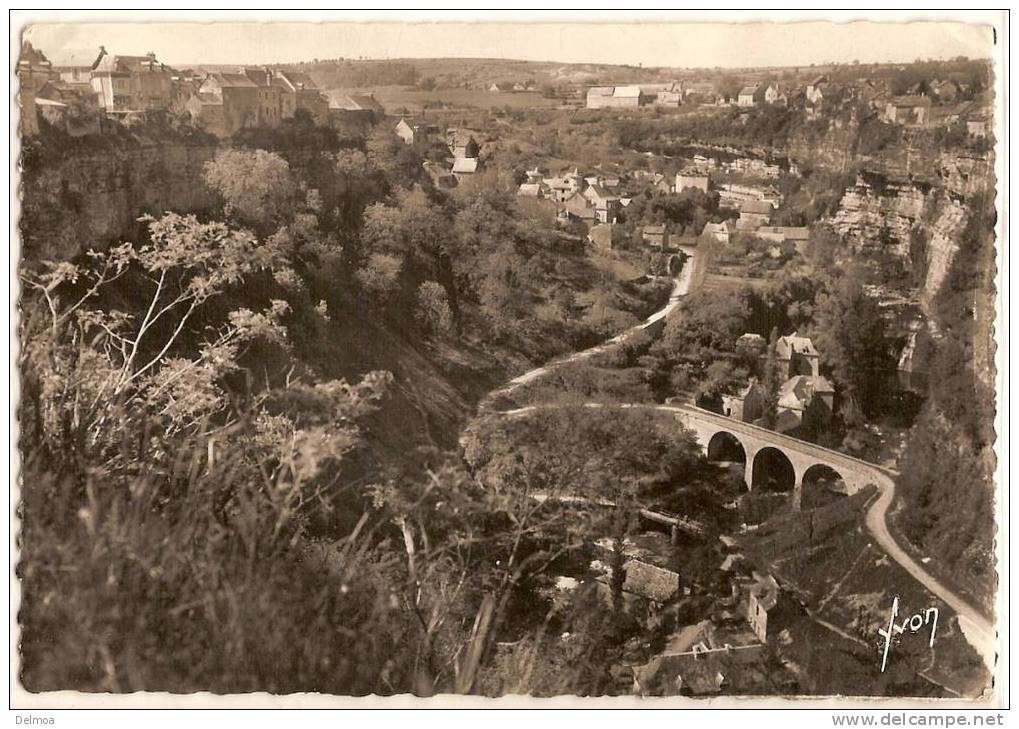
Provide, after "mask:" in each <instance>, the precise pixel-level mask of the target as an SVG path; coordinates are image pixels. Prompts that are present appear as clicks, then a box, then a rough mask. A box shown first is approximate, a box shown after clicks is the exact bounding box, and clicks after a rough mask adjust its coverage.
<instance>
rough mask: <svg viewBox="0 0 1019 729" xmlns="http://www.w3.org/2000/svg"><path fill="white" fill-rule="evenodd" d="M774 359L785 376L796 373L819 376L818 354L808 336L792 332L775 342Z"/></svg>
mask: <svg viewBox="0 0 1019 729" xmlns="http://www.w3.org/2000/svg"><path fill="white" fill-rule="evenodd" d="M775 359H776V360H777V361H778V366H779V371H780V372H781V373H782V376H783V377H785V378H787V379H788V378H790V377H795V376H796V375H809V376H811V377H818V376H820V374H821V373H820V354H818V351H817V349H815V348H814V343H813V342H812V341H811V340H810V337H803V336H800V335H799V334H798V333H796V332H793V333H792V334H788V335H786V336H784V337H779V338H778V340H777V341H776V342H775Z"/></svg>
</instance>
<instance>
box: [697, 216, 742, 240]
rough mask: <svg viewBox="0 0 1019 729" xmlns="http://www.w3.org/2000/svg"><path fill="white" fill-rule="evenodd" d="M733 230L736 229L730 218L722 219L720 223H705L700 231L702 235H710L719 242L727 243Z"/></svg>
mask: <svg viewBox="0 0 1019 729" xmlns="http://www.w3.org/2000/svg"><path fill="white" fill-rule="evenodd" d="M735 231H736V225H735V223H733V222H732V221H731V220H724V221H722V222H721V223H707V224H706V225H705V226H704V230H703V231H701V233H702V234H704V235H710V236H711V237H712V238H714V239H715V240H717V241H718V242H719V243H725V244H728V243H729V241H730V240H731V238H732V234H733V233H734V232H735Z"/></svg>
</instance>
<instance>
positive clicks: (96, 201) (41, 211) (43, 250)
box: [20, 144, 216, 259]
mask: <svg viewBox="0 0 1019 729" xmlns="http://www.w3.org/2000/svg"><path fill="white" fill-rule="evenodd" d="M215 153H216V148H215V147H214V146H188V145H183V144H181V145H174V144H150V145H140V146H133V147H129V148H124V149H115V150H102V151H96V152H91V153H87V154H82V153H80V152H79V153H76V154H72V155H68V156H66V157H64V158H63V159H61V160H59V161H52V160H47V162H46V163H45V164H28V165H26V166H25V167H24V168H23V170H22V187H21V195H20V198H21V219H20V229H21V237H22V242H23V246H24V247H23V250H22V255H23V256H24V257H26V258H32V259H48V258H55V259H62V258H69V257H72V256H74V255H76V254H77V253H80V252H81V251H83V250H86V249H87V248H89V247H102V246H105V245H108V244H109V243H110V242H115V241H119V240H125V239H129V238H132V237H135V236H136V234H138V233H140V232H141V230H142V228H141V226H140V224H139V223H138V218H139V217H140V216H142V215H144V214H146V213H151V214H153V215H158V214H160V213H163V212H165V211H167V210H173V211H176V212H201V211H202V210H205V209H208V208H209V207H211V206H213V205H214V204H215V202H216V200H215V197H214V196H213V194H212V193H211V192H210V191H209V189H208V188H207V187H206V186H205V183H204V182H203V180H202V166H203V165H204V164H205V162H206V161H208V160H210V159H212V157H213V156H214V155H215Z"/></svg>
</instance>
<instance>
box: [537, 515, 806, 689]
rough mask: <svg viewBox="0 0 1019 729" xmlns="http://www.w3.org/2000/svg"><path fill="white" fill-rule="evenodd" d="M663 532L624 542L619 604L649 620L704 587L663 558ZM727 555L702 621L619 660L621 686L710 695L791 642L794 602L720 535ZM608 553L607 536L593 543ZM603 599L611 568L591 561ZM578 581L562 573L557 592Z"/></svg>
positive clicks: (795, 617)
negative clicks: (644, 656)
mask: <svg viewBox="0 0 1019 729" xmlns="http://www.w3.org/2000/svg"><path fill="white" fill-rule="evenodd" d="M663 539H664V538H663V537H661V536H660V535H657V534H655V533H644V534H638V535H634V536H633V537H632V538H627V539H626V540H625V541H624V544H623V552H624V555H625V559H624V563H623V565H622V567H623V584H622V592H623V602H624V606H625V609H626V610H627V611H628V612H630V613H631V614H634V615H639V616H641V617H642V618H643V619H645V620H647V621H648V622H649V623H655V622H659V621H661V620H663V619H664V618H665V616H666V615H668V614H669V611H670V609H671V608H670V606H674V605H675V604H676V603H677V602H682V601H683V600H684V599H686V598H689V596H690V595H691V594H693V592H694V591H697V592H698V593H700V592H703V589H704V588H703V586H702V585H700V584H699V583H698V581H697V579H689V578H688V579H686V580H684V579H683V576H682V575H680V574H679V573H678V572H676V571H675V569H674V568H673V567H672V566H671V565H670V564H669V562H668V559H667V558H666V557H663V556H662V555H663V554H666V553H667V551H668V550H666V549H665V548H664V545H663V544H662V543H661V542H662V541H663ZM721 541H722V542H723V545H724V547H725V549H724V551H725V552H726V557H725V559H724V561H723V562H722V563H721V565H720V567H719V570H720V572H722V573H724V574H725V575H726V580H725V583H726V584H727V586H728V593H723V594H721V595H719V596H718V597H717V602H716V603H715V604H714V606H713V607H712V608H711V609H710V611H709V613H708V614H706V615H705V616H704V618H703V619H701V620H699V621H696V622H693V623H690V624H687V625H680V626H678V627H677V628H676V629H675V630H674V631H673V632H672V634H671V635H670V637H669V638H668V639H667V641H666V644H665V646H664V648H663V649H662V650H661V651H660V652H658V653H657V654H656V655H655V656H654V658H652V659H651V660H650V661H647V662H646V663H642V664H638V665H631V666H621V667H620V670H619V674H620V678H621V679H622V681H621V682H620V688H625V689H627V690H630V691H632V692H633V693H634V694H637V695H660V694H681V695H692V696H711V695H717V694H721V693H724V692H725V691H726V690H727V689H728V688H730V687H732V685H733V684H734V683H739V682H741V679H745V677H746V674H747V673H749V672H754V671H759V670H760V669H761V668H762V667H763V665H764V661H765V660H766V659H767V657H768V655H769V653H770V652H771V651H772V650H774V649H781V647H782V646H785V645H788V644H789V643H791V642H792V640H793V636H792V632H791V631H792V630H793V629H794V627H795V623H796V621H797V620H798V619H799V618H800V617H801V611H800V606H799V601H798V600H797V599H796V598H795V596H794V595H793V594H791V593H789V592H787V591H785V590H783V588H782V587H781V585H780V584H779V582H778V581H777V580H776V579H775V577H773V576H772V575H770V574H766V573H761V572H757V571H755V570H753V569H752V568H751V567H750V566H749V565H748V564H747V563H746V562H745V560H744V558H743V555H742V554H740V553H739V552H738V551H734V550H736V549H738V547H737V544H736V542H735V540H733V539H732V538H731V537H727V536H723V537H721ZM596 546H597V547H598V548H599V551H601V552H602V553H604V554H605V555H606V556H607V555H608V554H609V553H610V552H611V550H612V545H611V544H610V542H609V540H606V539H603V540H599V541H598V542H597V543H596ZM591 568H592V570H593V572H594V573H595V575H596V580H597V583H598V588H599V593H600V595H601V597H602V599H603V600H604V601H605V602H606V603H607V604H608V603H610V601H611V599H612V596H611V589H610V584H611V581H612V567H611V566H609V565H608V564H606V563H604V562H603V561H602V560H595V561H594V562H592V563H591ZM578 584H579V583H578V582H577V581H576V580H575V579H572V578H560V584H559V585H558V586H557V587H558V589H559V590H561V591H564V592H565V591H569V590H572V589H575V588H576V586H577V585H578Z"/></svg>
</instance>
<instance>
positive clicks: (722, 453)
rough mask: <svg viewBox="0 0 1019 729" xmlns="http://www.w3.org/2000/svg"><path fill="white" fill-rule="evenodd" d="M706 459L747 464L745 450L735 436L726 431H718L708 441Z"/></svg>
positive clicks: (741, 442)
mask: <svg viewBox="0 0 1019 729" xmlns="http://www.w3.org/2000/svg"><path fill="white" fill-rule="evenodd" d="M706 450H707V458H708V460H709V461H712V462H715V463H717V462H718V461H731V462H733V463H746V462H747V449H746V448H745V447H744V446H743V441H741V440H740V439H739V438H738V437H736V435H734V434H733V433H730V432H729V431H728V430H720V431H718V432H717V433H715V434H714V435H712V436H711V439H710V440H708V446H707V449H706Z"/></svg>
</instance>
